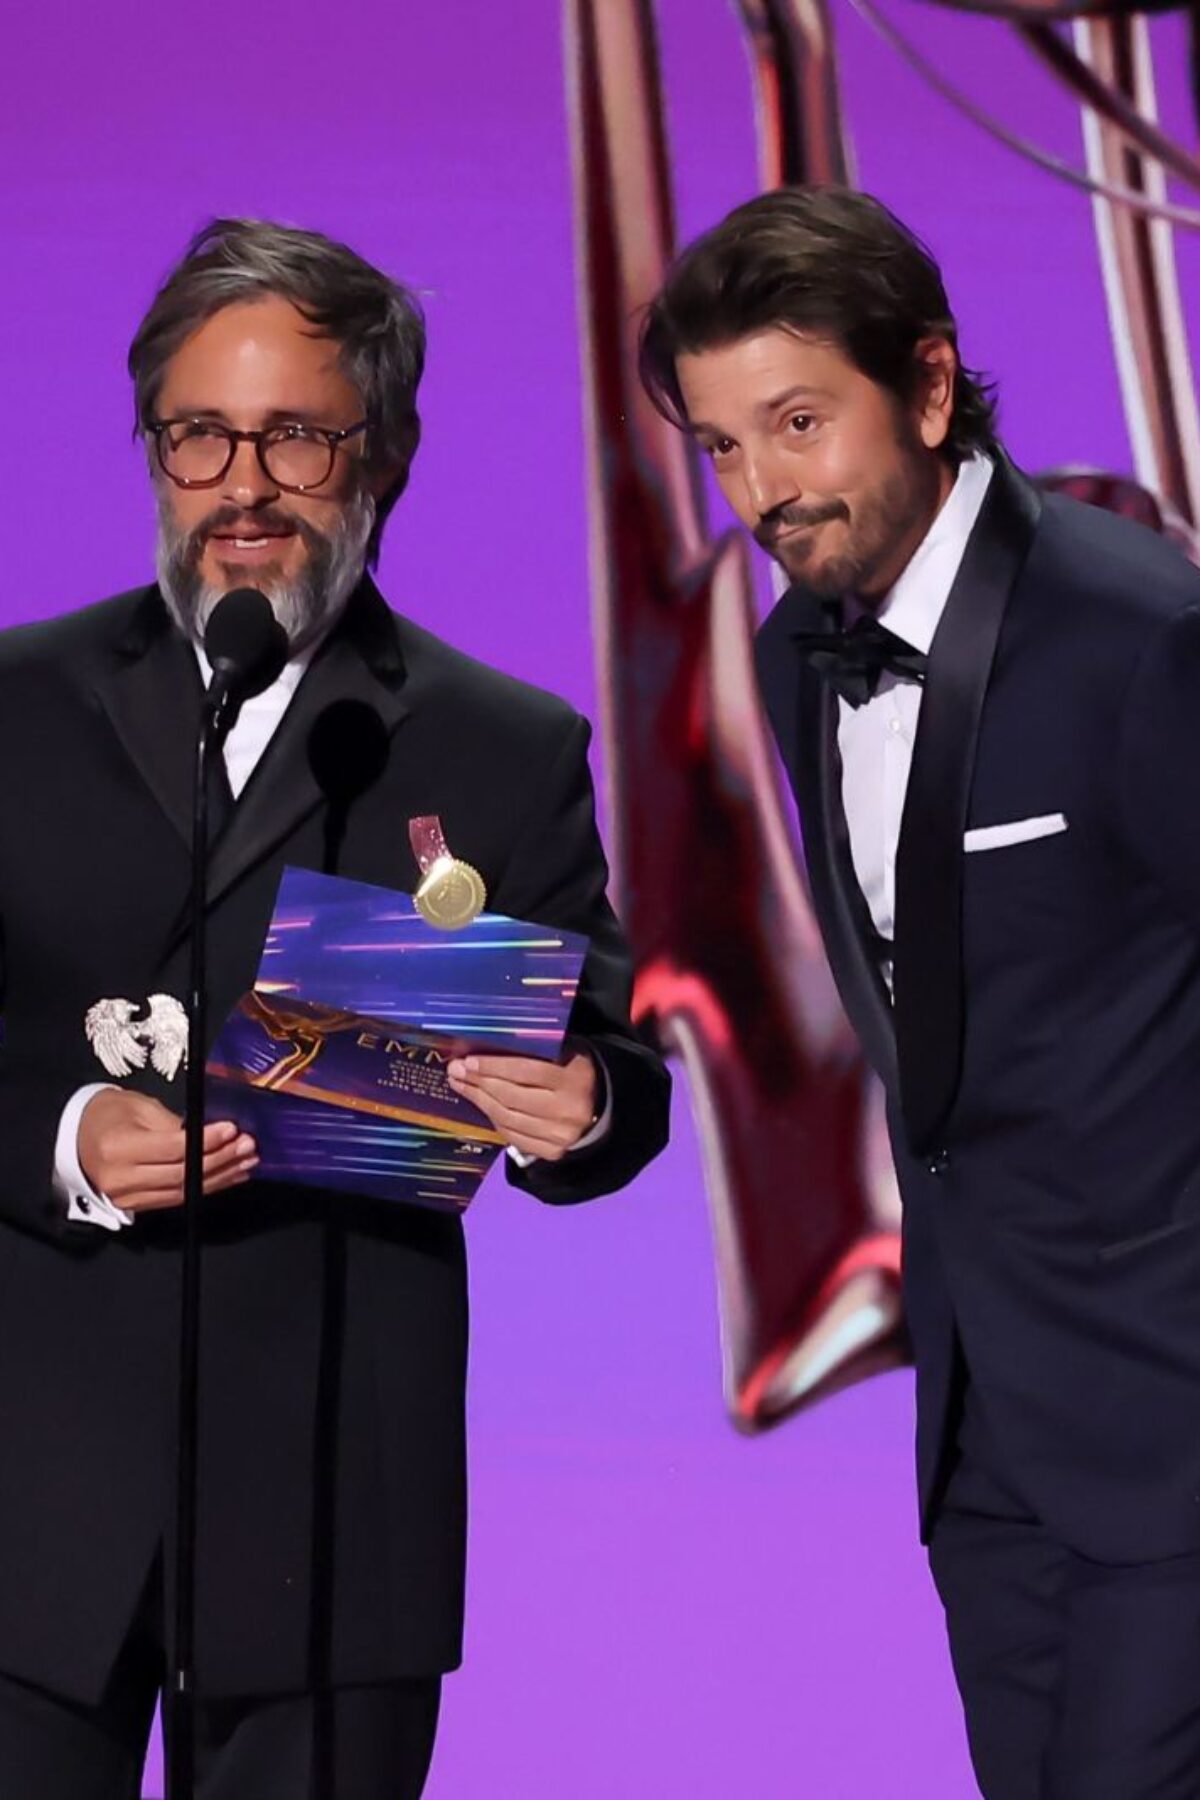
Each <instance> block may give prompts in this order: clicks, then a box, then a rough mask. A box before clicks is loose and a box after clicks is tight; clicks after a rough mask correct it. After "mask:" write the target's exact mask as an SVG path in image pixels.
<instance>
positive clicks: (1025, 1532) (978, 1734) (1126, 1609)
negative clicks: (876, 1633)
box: [929, 1448, 1200, 1800]
mask: <svg viewBox="0 0 1200 1800" xmlns="http://www.w3.org/2000/svg"><path fill="white" fill-rule="evenodd" d="M929 1553H930V1563H931V1566H932V1569H933V1576H934V1580H935V1582H936V1583H937V1587H938V1592H939V1593H940V1595H941V1599H942V1603H943V1605H944V1607H945V1609H946V1622H947V1627H948V1631H949V1637H950V1652H951V1656H952V1659H953V1663H954V1672H955V1676H956V1678H957V1681H958V1686H959V1691H960V1693H961V1694H962V1699H963V1706H964V1709H965V1712H966V1722H967V1736H968V1740H969V1743H970V1749H971V1760H972V1762H973V1764H974V1768H975V1773H976V1777H977V1779H978V1781H979V1787H980V1791H981V1793H982V1794H983V1795H984V1796H985V1800H1198V1797H1200V1556H1183V1557H1177V1558H1175V1559H1172V1560H1170V1561H1166V1562H1157V1563H1142V1564H1134V1565H1130V1566H1122V1567H1112V1566H1108V1565H1104V1564H1100V1563H1093V1562H1089V1561H1087V1560H1086V1559H1085V1558H1084V1557H1081V1556H1079V1555H1077V1554H1075V1553H1074V1552H1073V1551H1071V1550H1068V1549H1066V1548H1065V1547H1064V1546H1063V1545H1062V1544H1060V1543H1056V1542H1055V1540H1054V1538H1053V1536H1052V1535H1051V1534H1050V1533H1049V1532H1048V1531H1047V1530H1046V1529H1045V1527H1044V1526H1043V1525H1042V1524H1041V1523H1040V1522H1039V1521H1038V1520H1037V1519H1036V1518H1034V1517H1033V1516H1032V1515H1031V1514H1030V1513H1029V1512H1028V1511H1027V1510H1026V1509H1025V1508H1024V1507H1023V1506H1022V1504H1021V1502H1020V1500H1019V1499H1018V1498H1017V1497H1016V1496H1015V1495H1014V1494H1013V1492H1012V1491H1011V1490H1010V1489H1009V1488H1008V1487H1007V1485H1006V1484H1005V1483H1004V1482H1003V1481H1002V1480H1000V1479H998V1478H997V1475H996V1473H995V1471H994V1468H992V1467H990V1466H989V1463H988V1461H987V1460H986V1459H985V1460H983V1461H981V1460H979V1459H977V1457H976V1456H973V1455H972V1453H971V1450H970V1449H969V1448H967V1449H964V1452H963V1454H962V1456H961V1459H960V1461H959V1463H958V1466H957V1468H956V1469H955V1471H954V1473H953V1474H952V1476H951V1478H950V1482H949V1485H948V1488H947V1491H946V1495H945V1500H944V1503H943V1505H942V1507H941V1509H940V1511H939V1514H938V1517H937V1521H936V1523H935V1526H934V1529H933V1535H932V1538H931V1542H930V1552H929Z"/></svg>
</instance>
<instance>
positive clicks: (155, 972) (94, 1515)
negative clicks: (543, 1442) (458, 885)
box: [0, 583, 668, 1700]
mask: <svg viewBox="0 0 1200 1800" xmlns="http://www.w3.org/2000/svg"><path fill="white" fill-rule="evenodd" d="M201 699H202V691H201V685H200V680H199V675H198V671H197V665H196V659H195V656H194V654H193V652H192V650H191V649H190V647H189V646H188V645H187V644H186V643H185V642H184V640H183V639H182V637H181V636H180V635H179V634H178V633H177V632H175V631H174V630H173V629H172V628H171V627H170V625H169V622H168V619H167V615H166V611H165V609H164V607H163V604H162V601H161V599H160V597H159V595H158V593H157V591H156V590H154V589H150V590H143V591H141V592H139V593H134V594H128V595H122V596H119V597H118V598H117V599H115V600H111V601H106V602H104V603H103V604H102V605H100V606H97V607H93V608H90V609H88V610H86V611H84V612H80V613H76V614H74V615H72V616H70V617H67V618H63V619H60V620H55V621H53V622H50V623H48V624H45V625H40V626H34V627H27V628H23V629H22V630H20V631H16V632H9V633H6V634H4V637H3V638H2V639H0V766H2V767H3V768H4V769H5V770H6V771H7V779H6V780H5V782H4V783H3V785H2V786H0V931H2V934H3V969H4V1006H3V1010H4V1016H5V1042H4V1049H3V1055H2V1057H0V1669H3V1670H5V1671H7V1672H9V1673H12V1674H16V1675H18V1676H20V1677H22V1678H24V1679H25V1680H28V1681H32V1682H36V1683H39V1684H41V1685H44V1686H47V1687H49V1688H51V1689H53V1690H55V1691H57V1692H60V1693H65V1694H68V1695H74V1696H77V1697H78V1698H79V1699H81V1700H94V1699H96V1698H97V1697H98V1695H99V1693H100V1691H101V1688H102V1686H103V1684H104V1682H105V1680H106V1678H107V1676H108V1673H109V1671H110V1669H111V1667H112V1663H113V1659H114V1657H115V1655H116V1652H117V1649H118V1646H119V1644H120V1642H121V1639H122V1637H123V1635H124V1633H125V1631H126V1629H127V1626H128V1624H129V1621H130V1618H131V1615H132V1611H133V1607H134V1605H135V1603H136V1601H137V1598H138V1595H139V1593H140V1591H141V1587H142V1583H143V1581H144V1580H145V1578H146V1576H147V1573H148V1571H149V1570H150V1568H151V1565H152V1563H153V1560H154V1558H155V1556H156V1555H157V1553H158V1551H159V1546H160V1545H161V1544H162V1543H163V1541H164V1539H165V1541H166V1545H167V1549H166V1556H165V1567H166V1570H167V1573H168V1580H169V1578H170V1573H171V1571H172V1570H173V1567H174V1558H173V1551H172V1549H171V1544H170V1537H171V1516H170V1515H171V1505H172V1500H173V1495H174V1476H173V1453H172V1444H173V1430H174V1406H175V1398H176V1393H175V1387H176V1377H175V1371H176V1367H177V1348H178V1294H179V1249H180V1226H181V1218H180V1215H179V1213H178V1212H170V1213H167V1212H164V1213H158V1214H153V1215H144V1216H143V1217H142V1218H140V1219H139V1220H138V1221H137V1222H136V1224H134V1225H133V1226H132V1227H130V1228H129V1229H128V1230H126V1231H122V1232H120V1233H117V1234H114V1233H110V1232H106V1231H103V1230H99V1229H97V1228H95V1227H92V1226H89V1225H82V1224H81V1225H68V1224H67V1222H66V1216H65V1215H66V1207H65V1203H64V1202H63V1201H62V1200H61V1199H59V1198H57V1197H56V1196H55V1195H54V1194H53V1192H52V1189H51V1168H52V1163H53V1151H54V1139H55V1132H56V1128H57V1123H58V1118H59V1113H60V1111H61V1108H62V1106H63V1104H64V1102H65V1100H66V1099H67V1097H68V1095H69V1094H70V1093H71V1092H72V1091H73V1090H74V1089H75V1088H76V1087H78V1086H79V1085H80V1084H81V1083H83V1082H88V1081H95V1080H97V1079H103V1071H102V1070H101V1069H100V1067H99V1065H98V1063H97V1062H96V1061H95V1059H94V1057H93V1056H92V1054H91V1051H90V1050H89V1048H88V1045H87V1041H86V1038H85V1035H84V1031H83V1019H84V1014H85V1012H86V1010H87V1008H88V1007H89V1006H90V1005H91V1004H92V1003H93V1002H94V1001H96V1000H98V999H100V998H102V997H116V996H122V997H125V998H128V999H133V1000H144V999H145V997H146V996H147V995H148V994H149V993H151V992H155V991H159V990H166V991H167V992H170V993H173V994H175V995H177V996H182V995H183V994H184V993H185V992H186V985H185V984H186V955H187V941H186V936H185V934H184V931H183V929H182V926H183V923H184V921H185V917H186V913H185V907H186V898H187V890H188V880H189V825H190V782H191V762H192V745H193V743H194V739H195V732H196V728H197V725H198V722H199V717H200V707H201ZM587 742H588V728H587V726H586V724H585V723H584V721H583V720H582V719H580V718H579V717H578V715H577V714H575V713H574V712H573V711H572V710H571V709H570V707H568V706H566V705H565V704H564V703H563V702H562V701H560V700H557V699H555V698H553V697H552V696H551V695H549V694H544V693H540V692H538V691H536V690H535V689H533V688H530V687H526V686H524V685H522V684H521V683H518V682H516V681H512V680H509V679H508V678H507V677H505V676H503V675H500V674H497V673H496V672H495V671H493V670H490V669H487V668H485V667H483V666H482V665H481V664H478V663H475V662H473V661H471V660H470V659H469V658H467V657H465V656H462V655H460V654H458V653H457V652H456V651H454V650H452V649H450V648H449V647H448V646H447V645H445V644H443V643H440V642H439V641H438V640H437V639H436V638H434V637H431V636H430V635H429V634H428V633H427V632H425V631H422V630H420V629H419V628H418V627H417V626H415V625H413V624H411V623H409V622H408V621H406V620H403V619H401V618H398V617H396V616H395V615H394V614H393V613H391V612H390V611H389V610H388V608H387V607H386V606H385V604H384V602H383V601H382V600H381V599H380V597H379V595H378V594H377V593H376V592H375V590H374V589H373V588H372V587H371V586H370V584H369V583H367V584H364V586H363V587H362V588H361V589H360V590H359V592H358V593H357V594H356V595H355V597H354V598H353V600H352V601H351V603H350V605H349V607H348V608H347V611H346V613H345V614H344V616H343V618H342V620H341V622H340V623H339V625H338V627H337V628H336V630H335V632H334V633H333V635H332V636H331V638H330V639H329V640H328V642H327V643H326V645H325V646H324V647H323V648H322V651H321V653H320V655H319V656H318V657H317V658H316V660H315V661H314V662H313V664H312V666H311V668H310V669H309V671H308V673H307V674H306V676H305V678H304V680H303V682H302V683H301V685H300V687H299V689H298V690H297V693H296V695H295V697H294V699H293V700H292V703H291V705H290V707H289V709H288V711H287V713H286V714H285V716H284V718H283V720H282V722H281V724H280V726H279V728H278V730H277V732H276V734H275V736H274V737H273V739H272V740H271V743H270V744H269V745H268V747H267V749H266V751H265V753H264V755H263V758H262V760H261V762H260V763H259V765H258V766H257V768H256V769H255V771H254V774H253V776H252V777H251V779H250V781H249V782H248V784H247V786H246V788H245V790H244V792H243V794H242V796H241V798H240V799H239V801H238V803H237V805H236V807H235V808H234V809H233V812H232V814H231V816H230V819H229V822H228V824H227V825H226V827H225V829H224V831H223V832H222V834H221V835H220V837H219V839H218V840H217V843H216V845H215V849H214V854H213V857H212V863H211V871H210V880H209V927H210V973H211V988H212V995H211V1013H210V1017H211V1020H212V1024H213V1028H214V1030H215V1028H216V1026H217V1024H218V1023H219V1022H220V1020H221V1019H223V1018H224V1016H225V1015H226V1013H227V1012H228V1010H229V1008H230V1007H231V1006H232V1004H233V1003H234V1001H235V1000H236V998H237V997H238V995H239V994H240V993H242V992H243V991H244V990H245V989H246V988H247V987H248V986H250V985H251V984H252V982H253V979H254V975H255V971H256V967H257V963H258V957H259V952H260V950H261V947H262V943H263V937H264V933H265V929H266V926H267V922H268V919H269V917H270V912H271V907H272V902H273V899H274V895H275V890H276V887H277V884H278V880H279V875H280V871H281V868H282V867H283V865H284V863H285V862H287V863H292V864H296V865H299V866H302V867H309V868H319V869H328V870H330V871H332V872H336V873H341V874H344V875H347V876H351V877H353V878H355V879H357V880H361V881H369V882H375V883H378V884H380V885H383V886H391V887H396V888H402V889H406V890H408V891H410V892H411V891H412V890H413V888H414V887H415V886H416V883H417V880H418V871H417V869H416V866H415V863H414V860H413V856H412V852H411V849H410V847H409V841H408V831H407V822H408V820H409V819H410V818H413V817H416V816H418V815H421V814H427V813H437V814H439V815H440V816H441V819H442V821H443V823H444V826H445V830H446V835H447V838H448V841H449V843H450V844H451V845H452V847H453V848H454V850H455V852H456V854H458V855H459V856H462V857H464V858H465V859H466V860H468V861H469V862H471V863H473V864H474V865H475V867H476V868H478V869H479V870H480V871H481V872H482V874H483V876H484V879H485V881H486V882H487V886H488V890H489V894H490V898H491V903H492V905H493V906H494V907H495V909H496V910H497V911H500V912H506V913H509V914H510V915H513V916H516V917H520V918H528V919H533V920H536V921H539V922H541V923H545V924H548V925H552V926H557V927H560V928H567V929H571V930H575V931H579V932H583V933H586V934H587V935H588V936H589V937H590V938H591V943H592V949H591V952H590V954H589V957H588V960H587V964H586V967H585V970H584V976H583V980H582V983H581V988H580V998H579V1002H578V1004H577V1008H576V1012H575V1015H574V1020H573V1028H574V1029H575V1030H576V1031H577V1032H578V1033H579V1034H581V1035H582V1036H584V1037H586V1039H587V1040H588V1042H590V1043H591V1044H592V1045H594V1046H595V1048H596V1049H597V1050H598V1051H599V1053H600V1055H601V1057H602V1059H603V1061H604V1064H605V1066H606V1068H607V1071H608V1075H609V1081H610V1086H611V1092H612V1101H613V1115H612V1129H611V1132H610V1133H609V1135H608V1136H607V1137H606V1138H605V1139H604V1140H603V1141H602V1142H601V1143H599V1144H597V1145H596V1146H595V1147H592V1148H589V1149H586V1150H582V1151H580V1152H578V1153H577V1154H576V1155H574V1156H572V1157H570V1158H568V1159H567V1160H565V1161H563V1162H561V1163H557V1164H549V1163H543V1164H539V1165H535V1166H534V1167H532V1168H530V1169H529V1170H527V1171H525V1172H518V1171H516V1170H515V1169H514V1168H513V1167H512V1166H511V1165H509V1178H510V1180H513V1181H515V1182H516V1183H517V1184H518V1185H520V1186H522V1187H525V1188H527V1189H528V1190H529V1191H530V1192H531V1193H533V1194H534V1195H536V1196H537V1197H538V1198H539V1199H542V1200H546V1201H551V1202H570V1201H577V1200H586V1199H588V1198H590V1197H591V1196H593V1195H598V1194H603V1193H606V1192H609V1191H610V1190H612V1189H613V1188H616V1187H619V1186H621V1185H622V1184H623V1183H625V1182H627V1181H629V1180H630V1179H631V1177H632V1176H633V1175H634V1174H635V1173H636V1172H637V1171H638V1170H639V1169H640V1168H641V1167H642V1165H643V1164H644V1163H646V1162H647V1161H648V1160H649V1159H650V1158H651V1156H653V1155H654V1154H655V1153H656V1152H657V1151H658V1149H659V1148H660V1147H661V1146H662V1144H663V1143H664V1141H665V1138H666V1132H667V1100H668V1080H667V1076H666V1072H665V1070H664V1069H663V1066H662V1064H661V1062H660V1061H659V1059H658V1058H657V1056H655V1055H654V1054H653V1053H652V1052H651V1051H650V1050H649V1049H648V1048H647V1047H646V1046H645V1045H644V1044H642V1043H641V1042H640V1041H639V1040H638V1039H637V1037H636V1036H635V1034H634V1032H633V1029H632V1027H631V1025H630V1021H629V1005H628V1003H629V990H630V970H629V963H628V957H627V954H626V951H625V947H624V944H623V941H622V939H621V935H620V932H619V930H618V928H617V924H616V921H615V919H614V918H613V915H612V912H611V910H610V908H609V906H608V902H607V900H606V898H605V880H606V868H605V862H604V856H603V852H602V850H601V848H600V842H599V839H598V837H597V835H596V829H595V822H594V816H593V807H592V792H591V784H590V780H589V777H588V772H587V759H586V751H587ZM131 1085H136V1086H137V1087H139V1088H141V1089H143V1090H144V1091H146V1092H149V1093H154V1094H157V1095H158V1097H159V1098H161V1099H163V1100H164V1101H165V1102H166V1103H167V1104H169V1105H172V1106H174V1107H175V1108H176V1109H177V1110H181V1109H182V1089H183V1081H182V1077H180V1078H179V1079H178V1080H177V1081H176V1083H175V1084H174V1086H173V1087H171V1088H168V1087H166V1086H165V1085H164V1084H162V1083H161V1082H160V1081H159V1079H158V1077H156V1076H155V1075H154V1074H153V1072H152V1071H146V1072H145V1073H143V1074H139V1075H137V1076H134V1077H132V1078H131ZM203 1235H204V1263H203V1275H202V1294H203V1301H202V1312H203V1318H202V1350H201V1355H202V1377H203V1391H202V1407H201V1419H200V1488H199V1495H200V1508H199V1568H198V1617H197V1668H198V1678H199V1685H200V1688H201V1691H202V1692H204V1693H207V1694H255V1693H270V1692H282V1691H287V1690H293V1691H294V1690H297V1689H300V1688H304V1687H306V1686H309V1685H311V1684H313V1683H314V1682H317V1683H320V1682H323V1681H334V1682H341V1683H346V1682H369V1681H380V1680H385V1679H393V1678H398V1677H402V1676H406V1675H425V1674H432V1673H435V1672H437V1671H438V1670H441V1669H445V1668H449V1667H451V1666H452V1665H453V1664H454V1663H455V1662H456V1661H457V1660H458V1656H459V1648H460V1636H461V1627H462V1587H463V1557H464V1536H465V1477H464V1460H465V1459H464V1433H463V1411H464V1387H465V1362H466V1346H467V1290H466V1277H465V1265H464V1248H463V1233H462V1228H461V1225H460V1223H459V1221H458V1220H457V1219H456V1218H451V1217H446V1216H443V1215H440V1214H435V1213H427V1212H422V1211H419V1210H417V1209H415V1208H412V1207H405V1206H395V1205H389V1204H387V1203H386V1202H380V1201H368V1200H356V1199H355V1198H354V1196H352V1195H345V1194H330V1193H328V1192H320V1191H317V1190H314V1189H305V1188H302V1187H287V1186H283V1185H276V1184H269V1183H265V1182H255V1183H251V1184H250V1185H249V1186H247V1187H243V1188H240V1189H238V1190H236V1191H234V1192H232V1193H230V1194H228V1195H219V1196H215V1197H214V1198H213V1199H211V1200H209V1201H206V1202H205V1207H204V1214H203ZM168 1641H169V1640H168Z"/></svg>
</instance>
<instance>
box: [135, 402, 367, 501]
mask: <svg viewBox="0 0 1200 1800" xmlns="http://www.w3.org/2000/svg"><path fill="white" fill-rule="evenodd" d="M146 429H147V430H148V431H149V432H150V433H151V435H152V436H153V438H154V443H155V448H156V450H157V452H158V462H159V467H160V468H161V469H162V472H163V474H164V475H167V476H169V477H170V479H171V480H172V481H173V482H174V483H175V485H176V487H182V488H209V487H216V485H217V483H218V482H219V481H223V480H224V479H225V476H226V475H227V474H228V473H229V470H230V467H231V465H232V463H233V459H234V457H235V456H236V455H237V447H238V445H239V444H253V445H254V450H255V454H256V455H257V457H258V461H259V466H260V467H261V469H262V471H263V474H264V475H265V476H266V477H267V480H268V481H271V482H273V483H274V484H275V486H276V487H278V488H282V489H283V490H284V492H285V493H288V494H306V493H307V492H308V490H309V489H310V488H319V487H321V486H322V485H323V484H324V483H325V482H327V481H328V480H329V477H330V476H331V475H332V474H333V464H334V459H335V458H336V456H337V452H338V446H339V444H343V443H345V441H346V439H347V438H352V437H355V436H357V434H358V433H359V432H360V431H365V430H366V429H367V421H366V420H365V419H360V420H359V421H358V424H357V425H347V426H345V427H344V428H343V429H342V430H341V431H327V430H325V428H324V427H323V426H320V425H270V426H268V427H267V428H266V430H264V431H234V429H233V428H232V426H230V425H219V424H217V423H216V421H215V420H213V419H155V420H152V421H151V423H150V424H149V425H148V426H147V428H146Z"/></svg>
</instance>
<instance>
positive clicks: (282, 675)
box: [192, 642, 320, 704]
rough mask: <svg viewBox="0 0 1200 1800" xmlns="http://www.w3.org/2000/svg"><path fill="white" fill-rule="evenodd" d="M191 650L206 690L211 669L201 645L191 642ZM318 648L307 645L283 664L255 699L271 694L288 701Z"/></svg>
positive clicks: (317, 646) (315, 645)
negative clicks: (194, 653)
mask: <svg viewBox="0 0 1200 1800" xmlns="http://www.w3.org/2000/svg"><path fill="white" fill-rule="evenodd" d="M192 648H193V650H194V651H195V652H196V661H197V662H198V663H199V664H200V675H201V678H202V679H203V682H204V685H205V687H206V688H207V687H208V684H209V682H210V681H211V680H212V667H211V665H210V663H209V660H208V658H207V656H205V654H204V649H203V646H202V645H200V644H197V643H195V642H193V644H192ZM319 648H320V646H319V645H317V644H309V645H308V646H307V648H306V649H304V650H302V651H301V652H300V654H299V656H293V657H292V659H291V661H290V662H286V663H284V665H283V668H282V669H281V670H280V671H279V674H278V675H277V676H276V677H275V679H274V681H273V682H272V683H271V685H270V687H268V688H264V689H263V693H262V694H258V695H255V699H259V700H261V699H262V698H263V697H264V696H265V695H267V694H271V695H278V696H279V697H280V698H281V699H288V700H290V699H291V697H292V695H293V694H294V693H295V691H296V689H297V688H298V687H299V686H300V683H301V681H302V680H303V679H304V672H305V670H306V669H307V668H308V665H309V663H310V662H311V661H312V659H313V657H314V656H315V655H316V653H317V650H318V649H319ZM247 704H250V702H247Z"/></svg>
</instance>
